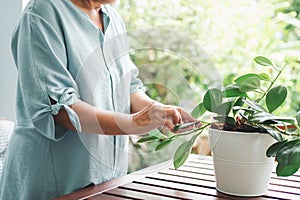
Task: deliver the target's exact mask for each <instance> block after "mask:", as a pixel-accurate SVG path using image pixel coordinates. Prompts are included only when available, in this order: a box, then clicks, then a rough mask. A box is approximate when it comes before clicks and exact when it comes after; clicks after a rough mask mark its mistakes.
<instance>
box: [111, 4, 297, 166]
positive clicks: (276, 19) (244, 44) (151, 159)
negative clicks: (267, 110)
mask: <svg viewBox="0 0 300 200" xmlns="http://www.w3.org/2000/svg"><path fill="white" fill-rule="evenodd" d="M114 6H115V8H116V9H117V10H118V12H119V13H120V15H121V16H122V17H123V18H124V20H125V23H126V26H127V29H128V31H129V33H128V35H129V37H131V38H132V39H134V42H138V43H141V44H143V42H145V41H146V40H148V41H150V42H151V41H153V42H157V41H158V42H160V43H161V44H163V43H168V44H169V45H170V43H169V41H170V40H169V39H170V38H175V37H176V38H177V39H178V38H181V36H184V37H185V38H187V39H182V40H180V41H181V44H180V41H179V42H178V41H176V47H178V51H170V50H168V49H170V48H171V49H172V48H173V47H170V46H168V48H161V49H158V48H151V47H150V48H142V49H133V50H132V51H131V57H132V60H133V61H134V62H135V64H136V65H137V66H138V67H139V68H140V74H141V79H142V80H143V81H144V82H145V83H146V86H147V93H148V94H149V96H151V97H152V98H154V99H156V100H158V101H161V102H163V103H166V104H176V105H180V106H183V107H184V108H186V109H187V110H189V111H191V109H192V107H193V106H196V102H197V101H200V100H201V99H202V97H203V91H204V90H205V89H207V88H208V87H211V86H212V85H213V84H214V83H213V80H207V76H205V75H203V74H201V73H199V72H197V70H196V71H195V69H196V68H195V65H198V64H199V65H201V64H203V63H207V64H208V65H209V66H211V67H212V68H216V69H217V72H218V74H219V76H220V77H221V81H222V82H223V84H224V85H227V84H230V83H231V82H232V81H233V77H236V74H239V75H242V74H244V73H247V72H262V71H263V70H266V68H261V67H259V66H257V65H255V64H254V62H253V60H252V59H253V58H254V57H255V56H257V55H263V56H267V57H269V58H271V59H272V60H274V61H275V62H276V64H278V65H284V64H285V63H287V64H288V67H287V68H286V70H285V71H284V72H283V75H282V76H281V78H280V80H279V81H278V84H280V83H284V84H285V85H287V86H288V88H289V94H288V98H287V99H288V100H287V104H285V105H284V106H283V107H281V108H280V109H279V110H278V111H276V112H280V113H281V115H287V116H295V113H296V111H297V110H300V109H299V107H300V104H299V102H300V98H299V91H300V81H299V80H298V77H299V75H300V71H299V62H300V54H299V50H300V41H299V38H300V14H299V12H300V0H230V1H225V0H214V1H205V0H164V1H159V0H151V1H149V0H120V1H118V2H117V3H116V4H115V5H114ZM153 27H154V28H155V30H157V29H163V30H167V31H163V32H159V31H155V30H154V31H151V30H152V29H146V30H149V32H150V33H149V32H145V31H139V30H141V29H144V28H153ZM151 32H156V33H155V34H153V36H151ZM166 34H167V37H166ZM159 39H161V40H162V41H159ZM164 41H165V42H164ZM187 41H194V43H195V46H197V45H198V46H200V47H202V49H203V54H207V55H208V57H205V58H204V59H203V55H200V54H199V53H198V54H197V52H195V50H191V46H189V45H186V42H187ZM178 43H179V44H178ZM176 47H175V48H176ZM186 52H187V53H186ZM186 55H190V57H189V56H186ZM196 67H197V66H196ZM267 70H270V71H271V72H272V69H271V68H270V69H267ZM131 140H132V146H131V151H130V152H131V159H132V160H131V162H130V163H131V164H130V166H129V169H130V171H134V170H137V169H139V168H143V167H146V166H148V165H152V164H154V163H157V162H161V161H162V160H166V159H170V158H172V156H173V153H174V149H176V144H172V145H171V146H170V147H169V148H166V149H165V150H163V151H161V152H154V151H153V145H151V144H149V145H147V146H140V145H138V144H136V143H135V142H136V140H137V138H136V137H132V138H131Z"/></svg>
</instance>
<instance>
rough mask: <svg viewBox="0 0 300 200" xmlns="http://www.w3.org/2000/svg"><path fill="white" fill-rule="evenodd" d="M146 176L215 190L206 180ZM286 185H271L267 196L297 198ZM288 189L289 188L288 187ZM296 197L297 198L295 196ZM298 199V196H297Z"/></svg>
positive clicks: (158, 175)
mask: <svg viewBox="0 0 300 200" xmlns="http://www.w3.org/2000/svg"><path fill="white" fill-rule="evenodd" d="M148 178H152V179H157V180H165V181H169V182H172V184H173V183H175V182H176V183H184V184H186V185H193V186H199V187H200V186H203V185H205V186H206V187H209V188H211V189H214V190H215V183H214V182H212V181H207V180H198V179H193V178H190V177H178V176H172V175H165V174H156V175H151V176H149V177H148ZM285 189H287V187H275V186H272V185H271V188H270V190H269V191H268V197H272V198H277V197H280V198H282V199H297V198H299V195H297V194H298V193H299V191H298V192H296V191H295V192H293V193H288V192H286V190H285ZM289 190H290V189H289ZM290 191H291V190H290ZM296 197H297V198H296ZM299 199H300V198H299Z"/></svg>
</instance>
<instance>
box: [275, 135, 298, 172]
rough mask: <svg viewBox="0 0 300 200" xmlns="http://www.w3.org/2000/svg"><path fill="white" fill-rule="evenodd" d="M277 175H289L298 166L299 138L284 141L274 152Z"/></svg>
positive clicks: (295, 170) (296, 169)
mask: <svg viewBox="0 0 300 200" xmlns="http://www.w3.org/2000/svg"><path fill="white" fill-rule="evenodd" d="M276 160H277V162H278V165H277V168H276V173H277V175H278V176H290V175H293V174H294V173H296V172H297V171H298V169H299V167H300V139H299V138H296V139H293V140H290V141H288V142H286V143H285V144H284V145H283V146H282V147H281V148H280V150H279V151H278V152H277V154H276Z"/></svg>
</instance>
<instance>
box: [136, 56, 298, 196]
mask: <svg viewBox="0 0 300 200" xmlns="http://www.w3.org/2000/svg"><path fill="white" fill-rule="evenodd" d="M254 61H255V62H256V63H257V64H259V65H262V66H268V67H272V68H273V70H275V71H276V72H277V74H276V76H275V77H271V76H270V75H269V74H266V73H248V74H244V75H242V76H239V77H237V78H236V79H235V80H234V83H233V84H231V85H227V86H226V87H224V88H223V89H220V88H210V89H208V90H207V91H206V93H205V95H204V97H203V102H201V103H199V105H197V106H196V108H195V109H194V110H193V112H192V115H193V116H194V117H197V118H201V116H203V114H204V113H206V112H210V113H212V115H213V117H212V119H213V120H212V122H205V121H201V122H202V126H201V127H200V128H195V129H193V130H190V131H187V132H182V133H180V134H174V133H171V132H169V131H167V132H163V131H154V132H151V133H149V135H148V136H147V137H144V138H141V139H140V140H139V141H138V142H149V141H153V140H154V141H157V142H158V145H157V147H156V149H155V150H160V149H162V148H164V147H165V146H167V145H169V144H170V143H172V142H173V141H174V140H176V139H177V138H180V137H182V136H186V135H191V137H190V139H189V140H187V141H185V142H183V143H182V144H181V145H180V146H179V147H178V148H177V150H176V152H175V154H174V157H173V164H174V167H175V168H176V169H177V168H179V167H180V166H181V165H183V164H184V162H185V161H186V160H187V158H188V156H189V154H190V152H191V149H192V146H193V144H194V142H195V140H196V139H197V137H198V136H199V135H200V134H201V133H202V132H203V130H205V129H208V132H209V138H210V145H211V149H212V152H213V160H214V169H215V175H216V182H217V189H218V190H219V191H221V192H224V193H227V194H233V195H238V196H259V195H262V194H264V193H265V192H266V191H267V188H268V182H269V179H270V175H271V172H272V167H273V163H274V157H275V160H276V161H277V167H276V173H277V175H278V176H289V175H292V174H294V173H295V172H297V171H298V169H299V167H300V137H299V133H300V132H299V127H298V124H299V122H300V112H297V113H296V112H295V118H290V117H281V116H277V115H274V114H273V113H274V111H275V110H276V109H277V108H278V107H280V106H281V105H282V104H283V103H284V101H285V100H286V97H287V92H288V90H287V87H286V86H284V85H275V83H276V81H277V79H278V77H279V76H280V75H281V73H282V71H283V69H284V68H285V66H286V65H284V66H281V67H278V66H276V65H274V64H273V63H272V61H271V60H269V59H268V58H266V57H263V56H258V57H255V58H254ZM192 124H193V123H187V124H183V125H179V126H176V127H175V128H174V131H175V132H176V131H177V132H178V131H180V130H184V129H185V128H187V127H189V126H191V125H192ZM164 131H165V130H164ZM162 132H163V133H162Z"/></svg>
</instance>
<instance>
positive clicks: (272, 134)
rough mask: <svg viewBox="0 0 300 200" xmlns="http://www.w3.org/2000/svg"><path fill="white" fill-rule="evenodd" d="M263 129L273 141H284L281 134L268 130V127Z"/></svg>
mask: <svg viewBox="0 0 300 200" xmlns="http://www.w3.org/2000/svg"><path fill="white" fill-rule="evenodd" d="M264 129H265V130H266V131H267V133H268V134H269V135H270V136H272V137H273V138H274V139H275V140H277V141H283V140H284V137H283V136H282V134H281V133H280V132H279V131H277V130H274V129H272V128H269V127H264Z"/></svg>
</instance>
